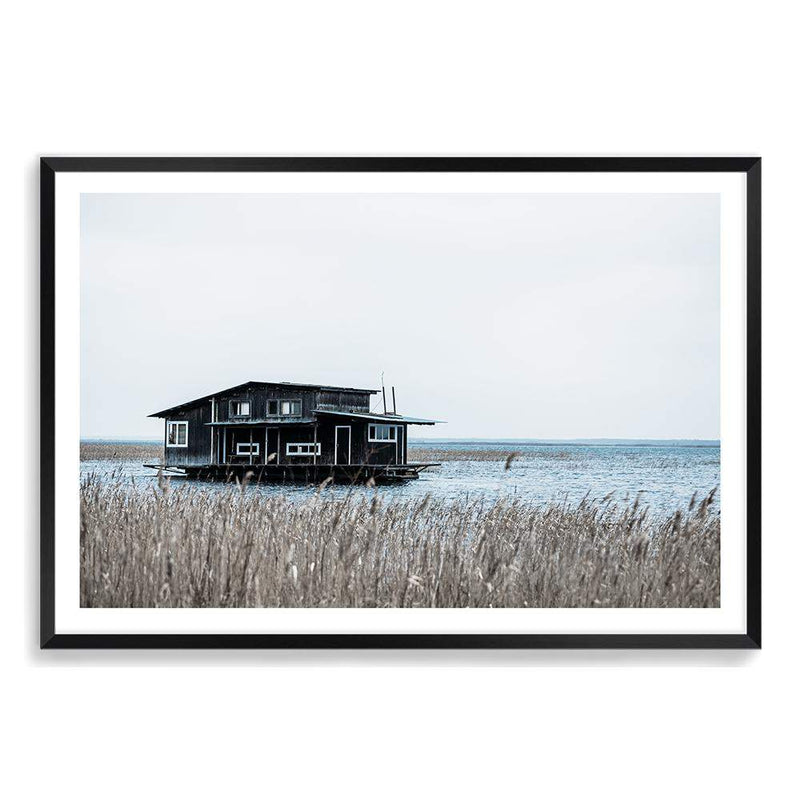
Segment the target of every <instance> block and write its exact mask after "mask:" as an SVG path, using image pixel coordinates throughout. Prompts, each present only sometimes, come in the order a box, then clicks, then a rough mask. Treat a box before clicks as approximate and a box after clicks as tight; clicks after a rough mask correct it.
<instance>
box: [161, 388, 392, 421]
mask: <svg viewBox="0 0 800 800" xmlns="http://www.w3.org/2000/svg"><path fill="white" fill-rule="evenodd" d="M266 386H278V387H280V386H285V387H287V388H290V389H316V390H320V391H323V392H360V393H362V394H363V393H368V394H378V390H377V389H355V388H353V387H352V386H325V385H324V384H319V383H290V382H289V381H246V382H245V383H239V384H237V385H236V386H231V387H229V388H227V389H220V390H219V391H217V392H213V393H212V394H207V395H204V396H203V397H197V398H195V399H194V400H187V401H186V402H185V403H178V405H175V406H170V407H169V408H165V409H163V410H162V411H156V412H155V413H153V414H148V416H149V417H163V416H166V415H167V414H171V413H172V412H173V411H179V410H181V409H184V408H189V407H190V406H195V405H198V404H200V403H205V402H207V401H208V400H211V398H212V397H216V396H217V395H220V394H230V393H232V392H241V391H244V390H245V389H252V388H259V389H261V388H264V387H266Z"/></svg>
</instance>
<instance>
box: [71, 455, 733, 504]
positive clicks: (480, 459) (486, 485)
mask: <svg viewBox="0 0 800 800" xmlns="http://www.w3.org/2000/svg"><path fill="white" fill-rule="evenodd" d="M121 449H122V448H121ZM719 452H720V451H719V444H718V443H685V442H683V443H680V442H658V443H655V442H636V443H631V442H615V443H608V442H600V443H597V442H587V443H575V442H549V443H543V442H531V441H523V442H518V441H517V442H515V441H505V440H504V441H480V442H476V441H466V442H465V441H450V440H448V441H433V440H429V441H419V440H418V441H414V440H411V441H409V461H419V460H422V459H423V458H424V460H439V458H445V459H447V458H457V459H458V460H443V461H442V464H441V466H439V467H435V468H431V469H428V470H426V471H424V472H422V474H421V475H420V478H419V480H416V481H408V482H406V483H402V484H395V485H387V486H379V487H377V489H370V488H368V487H356V488H355V491H362V492H370V493H372V492H375V491H377V492H379V493H380V494H381V495H382V496H384V497H386V498H403V499H411V498H417V497H419V498H421V497H424V496H425V495H428V494H430V495H432V496H433V497H435V498H441V499H445V500H461V499H464V498H470V499H476V498H479V497H483V498H486V499H487V500H492V499H495V498H499V497H513V498H518V499H522V500H525V501H526V502H532V503H537V504H538V503H547V502H551V501H556V502H564V501H565V500H566V501H567V502H575V503H577V502H579V501H580V500H581V499H582V498H583V497H584V496H585V495H586V494H587V493H588V494H589V495H590V496H592V497H594V498H596V499H600V498H603V497H605V496H606V495H608V494H610V493H613V498H614V500H616V501H618V502H632V501H633V500H634V499H635V498H636V497H637V495H638V496H639V498H640V502H642V503H644V504H646V505H648V506H650V508H651V509H652V511H653V512H654V513H655V514H657V515H665V514H670V513H672V512H673V511H675V510H676V509H678V508H681V507H685V506H686V505H687V504H688V503H689V500H690V499H691V497H692V495H693V494H694V493H697V494H698V496H700V495H703V494H707V493H708V492H710V491H711V490H712V489H714V488H715V487H718V486H719V474H720V473H719ZM511 453H516V454H517V455H516V456H515V457H514V459H513V460H512V461H511V464H510V465H509V468H508V469H505V458H506V457H507V455H510V454H511ZM489 456H495V457H496V458H495V460H487V457H489ZM92 473H93V474H95V475H97V476H99V477H100V478H101V479H102V480H108V479H110V478H111V477H112V476H113V475H114V474H115V473H116V476H118V477H119V476H121V477H123V478H133V479H134V480H133V482H132V485H134V486H135V487H137V488H140V489H150V488H152V486H153V485H154V483H155V480H156V478H155V475H154V473H153V471H152V470H149V469H146V468H144V467H143V466H142V464H141V459H138V460H130V459H128V460H123V461H83V462H82V463H81V475H82V476H86V475H88V474H92ZM172 481H173V485H178V484H182V483H184V482H185V481H184V479H182V478H172ZM186 483H188V484H189V485H190V486H192V487H196V488H197V487H203V488H207V489H208V490H209V491H219V490H221V489H222V488H224V484H220V483H212V482H202V481H187V482H186ZM248 491H254V492H263V493H265V494H286V495H287V496H289V497H290V498H295V497H296V498H297V499H298V500H304V499H305V498H307V497H308V496H309V495H311V494H313V493H314V492H315V491H316V487H309V486H301V485H296V484H260V485H252V486H250V487H248ZM326 491H331V492H333V493H334V494H346V493H347V492H349V491H353V489H351V488H350V487H345V486H331V487H329V488H328V489H327V490H326ZM716 507H717V508H718V505H717V506H716Z"/></svg>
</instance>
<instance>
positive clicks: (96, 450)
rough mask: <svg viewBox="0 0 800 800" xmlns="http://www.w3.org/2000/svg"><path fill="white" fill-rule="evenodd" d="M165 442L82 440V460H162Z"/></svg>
mask: <svg viewBox="0 0 800 800" xmlns="http://www.w3.org/2000/svg"><path fill="white" fill-rule="evenodd" d="M163 458H164V445H163V444H147V443H142V444H138V443H134V442H81V450H80V459H81V461H146V460H148V459H149V460H151V461H154V462H158V461H162V460H163Z"/></svg>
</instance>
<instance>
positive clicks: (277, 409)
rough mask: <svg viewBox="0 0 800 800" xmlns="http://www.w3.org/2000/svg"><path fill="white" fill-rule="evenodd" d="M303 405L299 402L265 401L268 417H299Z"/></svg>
mask: <svg viewBox="0 0 800 800" xmlns="http://www.w3.org/2000/svg"><path fill="white" fill-rule="evenodd" d="M302 413H303V405H302V403H301V402H300V401H299V400H267V414H268V416H270V417H277V416H281V417H299V416H300V415H301V414H302Z"/></svg>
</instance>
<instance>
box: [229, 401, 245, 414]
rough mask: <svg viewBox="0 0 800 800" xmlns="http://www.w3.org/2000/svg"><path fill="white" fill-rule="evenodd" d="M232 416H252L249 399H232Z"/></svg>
mask: <svg viewBox="0 0 800 800" xmlns="http://www.w3.org/2000/svg"><path fill="white" fill-rule="evenodd" d="M231 416H232V417H249V416H250V401H249V400H231Z"/></svg>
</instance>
